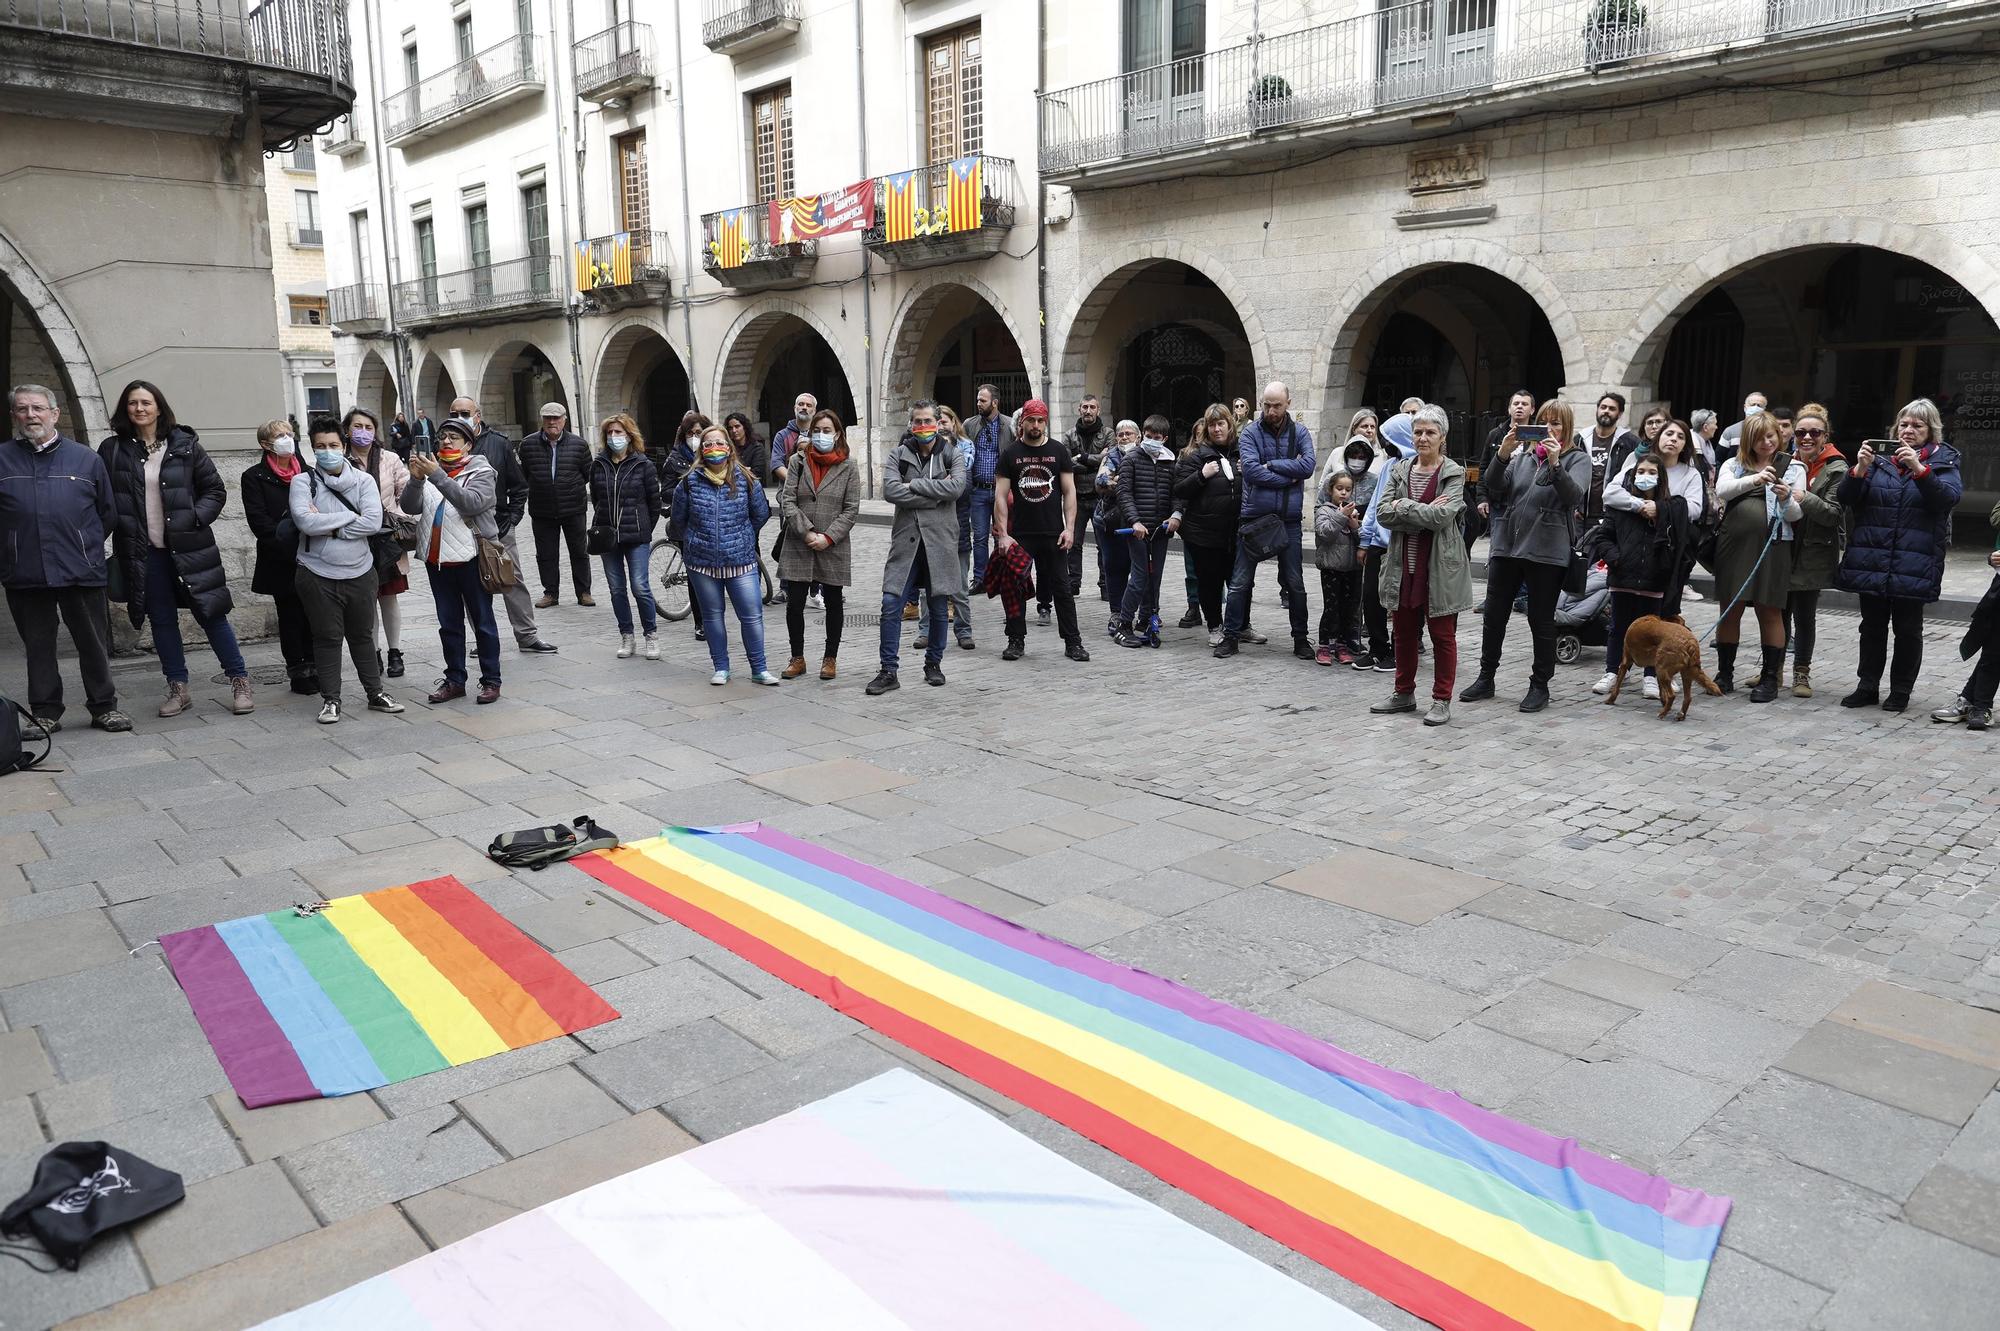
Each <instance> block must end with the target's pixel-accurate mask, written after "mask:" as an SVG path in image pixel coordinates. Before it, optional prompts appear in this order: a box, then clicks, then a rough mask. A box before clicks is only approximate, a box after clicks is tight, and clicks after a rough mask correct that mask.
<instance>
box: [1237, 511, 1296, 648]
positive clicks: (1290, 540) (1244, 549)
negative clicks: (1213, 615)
mask: <svg viewBox="0 0 2000 1331" xmlns="http://www.w3.org/2000/svg"><path fill="white" fill-rule="evenodd" d="M1257 564H1258V560H1257V557H1256V556H1255V555H1253V554H1251V553H1250V547H1249V546H1248V545H1246V544H1244V543H1243V542H1242V541H1240V540H1239V541H1238V542H1237V543H1236V567H1235V569H1234V570H1232V571H1231V572H1230V574H1229V605H1228V608H1227V609H1226V610H1224V612H1223V615H1222V631H1223V633H1224V634H1226V635H1227V636H1229V637H1231V638H1235V637H1240V636H1241V635H1242V633H1243V628H1244V626H1245V625H1247V624H1248V623H1249V622H1250V595H1251V593H1252V592H1254V591H1256V589H1257ZM1278 585H1279V586H1280V587H1282V588H1284V589H1285V591H1286V592H1288V593H1290V594H1289V595H1288V596H1287V597H1286V598H1285V599H1286V602H1287V604H1286V607H1285V608H1286V609H1287V610H1289V611H1290V612H1291V615H1292V636H1293V637H1294V638H1303V637H1305V636H1306V577H1305V560H1304V556H1303V555H1302V554H1301V552H1300V545H1299V523H1298V520H1297V519H1293V520H1291V521H1289V522H1287V523H1285V543H1284V545H1283V546H1282V547H1280V548H1279V550H1278Z"/></svg>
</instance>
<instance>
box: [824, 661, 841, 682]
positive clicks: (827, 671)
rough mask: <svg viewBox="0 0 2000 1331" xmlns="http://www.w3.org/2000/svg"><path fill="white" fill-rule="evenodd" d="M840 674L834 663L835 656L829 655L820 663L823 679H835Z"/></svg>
mask: <svg viewBox="0 0 2000 1331" xmlns="http://www.w3.org/2000/svg"><path fill="white" fill-rule="evenodd" d="M839 674H840V671H839V669H838V668H837V667H836V666H835V665H834V663H833V658H832V657H831V656H829V657H827V658H826V659H825V660H824V661H821V662H820V663H819V677H820V678H821V679H833V678H835V677H837V676H838V675H839Z"/></svg>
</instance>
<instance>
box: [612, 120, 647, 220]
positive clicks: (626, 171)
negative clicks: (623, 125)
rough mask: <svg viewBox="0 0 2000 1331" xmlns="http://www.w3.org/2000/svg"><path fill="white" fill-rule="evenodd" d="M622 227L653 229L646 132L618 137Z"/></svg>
mask: <svg viewBox="0 0 2000 1331" xmlns="http://www.w3.org/2000/svg"><path fill="white" fill-rule="evenodd" d="M617 188H618V209H617V212H618V229H619V230H620V231H631V232H641V231H651V230H652V229H653V222H652V202H651V200H650V199H649V198H648V197H647V191H646V131H645V130H643V129H642V130H638V131H635V132H634V133H631V134H627V135H626V136H625V137H624V138H622V139H619V140H618V180H617Z"/></svg>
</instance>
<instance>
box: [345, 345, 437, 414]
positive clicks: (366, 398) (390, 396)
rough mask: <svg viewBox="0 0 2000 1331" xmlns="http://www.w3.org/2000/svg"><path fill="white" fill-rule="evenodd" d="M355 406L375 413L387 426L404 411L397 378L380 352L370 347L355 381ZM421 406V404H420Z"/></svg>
mask: <svg viewBox="0 0 2000 1331" xmlns="http://www.w3.org/2000/svg"><path fill="white" fill-rule="evenodd" d="M351 405H353V406H357V407H361V408H363V409H364V410H367V411H372V412H375V413H376V414H377V416H378V418H379V419H380V420H381V421H382V422H383V423H384V424H385V425H386V423H387V422H389V421H393V420H395V419H396V413H397V412H398V411H400V410H402V404H401V403H400V402H399V401H398V400H397V393H396V378H395V375H394V373H393V372H392V371H391V370H390V369H389V365H388V362H386V361H384V360H383V359H382V355H381V353H380V352H378V351H376V350H375V348H373V347H370V348H368V349H367V350H366V351H364V352H362V353H361V368H360V370H359V371H358V372H357V373H356V375H355V379H354V401H353V403H352V404H351ZM420 405H421V404H420Z"/></svg>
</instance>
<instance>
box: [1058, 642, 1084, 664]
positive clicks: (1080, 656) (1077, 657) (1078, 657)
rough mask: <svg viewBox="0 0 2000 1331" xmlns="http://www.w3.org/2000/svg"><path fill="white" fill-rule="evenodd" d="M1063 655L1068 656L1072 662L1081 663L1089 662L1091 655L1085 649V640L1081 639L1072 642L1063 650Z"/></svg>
mask: <svg viewBox="0 0 2000 1331" xmlns="http://www.w3.org/2000/svg"><path fill="white" fill-rule="evenodd" d="M1063 655H1064V656H1067V657H1068V658H1069V659H1070V660H1072V661H1079V662H1080V661H1088V660H1089V659H1090V653H1089V652H1087V651H1085V650H1084V649H1083V640H1082V639H1081V638H1079V639H1077V640H1076V641H1075V642H1072V643H1070V644H1069V645H1068V646H1067V647H1065V648H1063Z"/></svg>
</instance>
